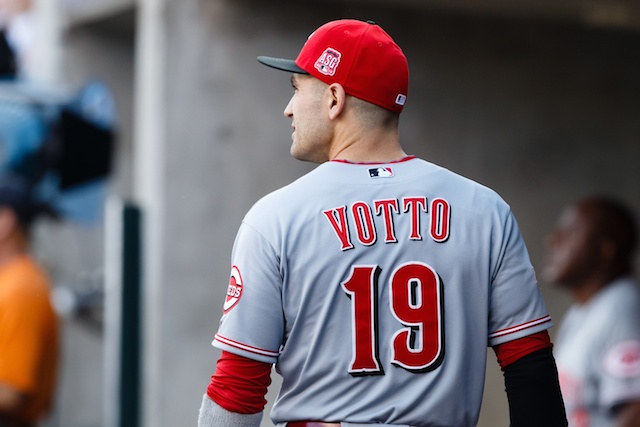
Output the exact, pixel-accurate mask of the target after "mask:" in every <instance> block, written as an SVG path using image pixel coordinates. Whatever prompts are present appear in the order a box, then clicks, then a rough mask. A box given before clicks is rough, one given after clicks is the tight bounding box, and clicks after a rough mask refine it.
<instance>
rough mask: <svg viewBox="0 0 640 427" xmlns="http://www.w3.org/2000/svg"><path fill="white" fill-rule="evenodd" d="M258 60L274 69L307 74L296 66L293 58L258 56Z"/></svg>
mask: <svg viewBox="0 0 640 427" xmlns="http://www.w3.org/2000/svg"><path fill="white" fill-rule="evenodd" d="M258 62H260V63H261V64H264V65H266V66H267V67H271V68H275V69H276V70H282V71H289V72H291V73H296V74H309V73H307V72H306V71H305V70H303V69H302V68H300V67H298V66H297V65H296V63H295V61H294V60H293V59H283V58H272V57H270V56H258Z"/></svg>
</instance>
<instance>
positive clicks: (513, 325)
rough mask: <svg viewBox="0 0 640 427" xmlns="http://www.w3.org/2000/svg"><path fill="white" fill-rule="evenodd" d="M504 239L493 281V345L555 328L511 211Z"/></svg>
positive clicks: (499, 250) (507, 219) (491, 340)
mask: <svg viewBox="0 0 640 427" xmlns="http://www.w3.org/2000/svg"><path fill="white" fill-rule="evenodd" d="M501 236H502V238H501V240H499V241H500V244H499V247H498V250H497V251H496V253H497V255H496V257H495V261H494V263H493V272H492V278H491V279H492V280H491V296H490V304H491V307H490V314H489V336H488V342H489V345H490V346H494V345H497V344H502V343H505V342H508V341H512V340H514V339H518V338H522V337H525V336H528V335H531V334H534V333H537V332H540V331H543V330H546V329H548V328H550V327H551V326H553V324H552V322H551V318H550V317H549V315H548V313H547V309H546V306H545V303H544V300H543V298H542V294H541V292H540V288H539V286H538V282H537V279H536V275H535V272H534V269H533V266H532V264H531V261H530V258H529V253H528V251H527V248H526V246H525V243H524V239H523V238H522V235H521V233H520V229H519V228H518V224H517V222H516V219H515V217H514V216H513V213H512V212H511V211H509V212H508V214H507V215H506V217H505V219H504V222H503V225H502V227H501Z"/></svg>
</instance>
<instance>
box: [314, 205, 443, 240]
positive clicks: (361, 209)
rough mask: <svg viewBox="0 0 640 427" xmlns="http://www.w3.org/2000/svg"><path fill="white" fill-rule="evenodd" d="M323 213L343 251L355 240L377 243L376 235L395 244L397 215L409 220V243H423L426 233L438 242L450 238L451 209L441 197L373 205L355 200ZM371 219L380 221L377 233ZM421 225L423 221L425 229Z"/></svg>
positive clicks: (407, 233) (407, 234)
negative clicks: (376, 218) (352, 229)
mask: <svg viewBox="0 0 640 427" xmlns="http://www.w3.org/2000/svg"><path fill="white" fill-rule="evenodd" d="M322 213H323V214H324V215H325V217H326V218H327V220H328V222H329V224H330V225H331V228H332V230H333V232H334V233H335V236H336V238H337V239H338V242H339V244H340V248H341V250H343V251H346V250H349V249H353V248H354V239H355V241H357V242H359V243H360V244H361V245H364V246H371V245H373V244H375V243H376V242H377V241H378V239H379V238H380V236H379V234H382V235H383V236H384V242H385V243H396V242H397V241H398V233H397V230H396V226H395V220H396V218H397V217H398V216H400V215H408V216H409V218H410V229H409V230H407V232H406V234H405V236H406V238H407V239H409V240H422V239H423V238H424V235H425V234H426V235H427V237H428V238H430V239H433V240H434V241H435V242H438V243H443V242H446V241H447V239H448V238H449V229H450V219H451V206H450V205H449V202H447V201H446V200H445V199H443V198H440V197H436V198H434V199H432V200H428V199H427V197H424V196H412V197H403V198H402V199H381V200H375V201H373V202H372V203H367V202H363V201H358V202H355V203H353V204H351V205H349V206H347V205H342V206H337V207H334V208H331V209H326V210H324V211H322ZM374 216H376V217H379V221H381V224H382V227H381V228H382V230H380V231H378V230H377V229H376V221H375V220H374ZM423 219H426V221H423ZM422 222H426V223H425V224H424V225H425V227H424V229H423V228H422V227H423V224H422ZM350 223H351V224H353V228H354V230H355V236H352V232H351V229H350V227H349V224H350ZM403 238H405V237H403Z"/></svg>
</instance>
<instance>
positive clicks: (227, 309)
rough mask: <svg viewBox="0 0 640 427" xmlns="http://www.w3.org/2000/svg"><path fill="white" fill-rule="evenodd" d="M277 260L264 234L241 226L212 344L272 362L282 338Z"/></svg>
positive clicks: (282, 324) (255, 358)
mask: <svg viewBox="0 0 640 427" xmlns="http://www.w3.org/2000/svg"><path fill="white" fill-rule="evenodd" d="M281 290H282V274H281V270H280V257H279V256H278V254H277V251H276V249H275V248H274V246H273V245H272V243H271V242H269V241H268V240H267V239H266V238H265V237H264V236H263V235H261V234H260V233H259V232H258V231H257V230H256V229H254V228H253V227H252V226H250V225H248V224H247V223H245V222H243V224H242V225H241V226H240V229H239V231H238V234H237V236H236V240H235V242H234V246H233V251H232V268H231V274H230V279H229V286H228V288H227V295H226V299H225V303H224V306H223V315H222V318H221V320H220V325H219V329H218V332H217V334H216V335H215V338H214V340H213V343H212V344H213V345H214V346H215V347H217V348H220V349H221V350H225V351H228V352H230V353H233V354H237V355H240V356H244V357H247V358H250V359H253V360H257V361H261V362H267V363H275V362H276V361H277V359H278V355H279V351H280V347H281V345H282V341H283V335H284V315H283V308H282V296H281V295H282V292H281Z"/></svg>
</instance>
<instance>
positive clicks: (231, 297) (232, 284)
mask: <svg viewBox="0 0 640 427" xmlns="http://www.w3.org/2000/svg"><path fill="white" fill-rule="evenodd" d="M242 286H243V285H242V276H241V275H240V270H239V269H238V267H236V266H235V265H234V266H233V267H232V268H231V277H229V287H227V297H226V299H225V300H224V305H223V306H222V311H223V312H224V313H226V312H228V311H229V310H231V309H232V308H233V307H235V306H236V304H238V301H240V298H241V297H242Z"/></svg>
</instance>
